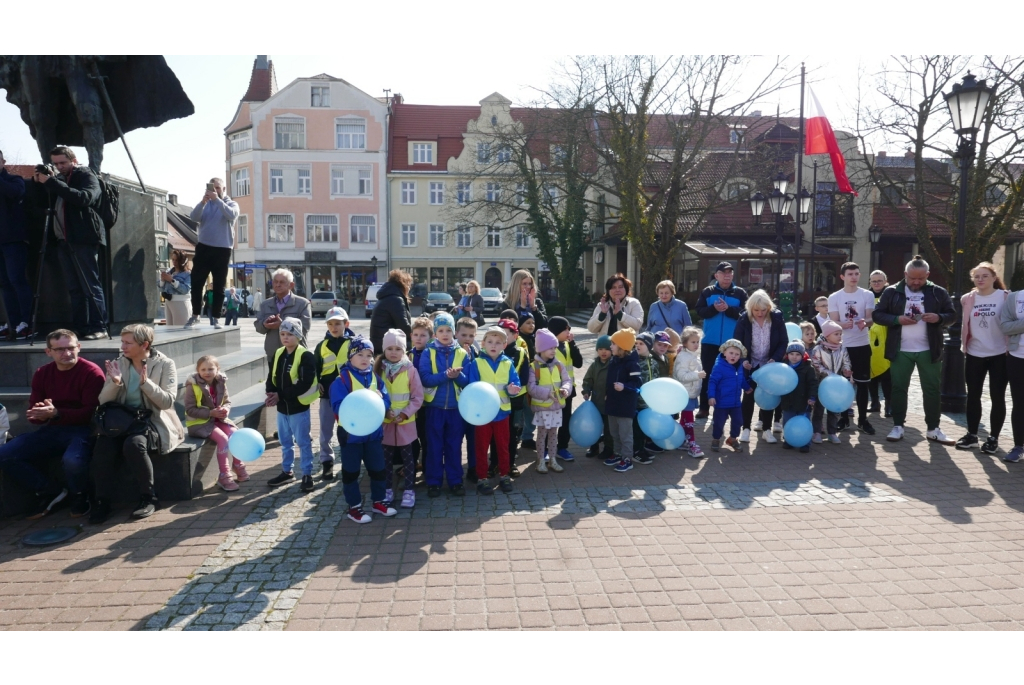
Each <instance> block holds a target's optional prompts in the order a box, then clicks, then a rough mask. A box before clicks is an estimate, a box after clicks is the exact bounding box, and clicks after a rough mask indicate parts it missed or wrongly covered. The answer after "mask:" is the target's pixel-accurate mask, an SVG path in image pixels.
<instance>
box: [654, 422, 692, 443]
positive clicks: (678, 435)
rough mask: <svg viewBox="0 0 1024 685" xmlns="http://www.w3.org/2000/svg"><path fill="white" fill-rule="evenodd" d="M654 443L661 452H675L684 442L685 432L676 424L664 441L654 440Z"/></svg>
mask: <svg viewBox="0 0 1024 685" xmlns="http://www.w3.org/2000/svg"><path fill="white" fill-rule="evenodd" d="M654 442H655V443H656V444H657V445H658V447H660V448H661V449H663V450H677V449H679V448H680V447H682V446H683V443H684V442H686V431H685V430H683V427H682V426H681V425H679V423H678V422H677V423H676V428H675V430H674V431H673V432H672V435H670V436H669V437H667V438H665V439H664V440H655V441H654Z"/></svg>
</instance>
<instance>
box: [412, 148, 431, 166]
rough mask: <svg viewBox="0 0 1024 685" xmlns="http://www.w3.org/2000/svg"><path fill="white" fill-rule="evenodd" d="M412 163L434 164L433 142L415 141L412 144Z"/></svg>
mask: <svg viewBox="0 0 1024 685" xmlns="http://www.w3.org/2000/svg"><path fill="white" fill-rule="evenodd" d="M412 163H413V164H433V163H434V146H433V145H432V144H431V143H413V144H412Z"/></svg>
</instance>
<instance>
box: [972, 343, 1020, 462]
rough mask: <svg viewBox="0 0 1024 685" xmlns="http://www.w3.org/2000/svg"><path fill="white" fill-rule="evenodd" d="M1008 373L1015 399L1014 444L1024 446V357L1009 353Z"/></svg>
mask: <svg viewBox="0 0 1024 685" xmlns="http://www.w3.org/2000/svg"><path fill="white" fill-rule="evenodd" d="M1006 375H1007V376H1009V378H1010V398H1011V399H1012V400H1013V413H1012V414H1010V427H1011V428H1013V445H1014V447H1024V359H1021V358H1020V357H1014V356H1013V355H1012V354H1011V355H1007V357H1006ZM968 392H970V391H968ZM993 408H994V407H993ZM1004 411H1005V410H1004Z"/></svg>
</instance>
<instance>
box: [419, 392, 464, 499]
mask: <svg viewBox="0 0 1024 685" xmlns="http://www.w3.org/2000/svg"><path fill="white" fill-rule="evenodd" d="M465 433H466V427H465V422H464V421H463V419H462V415H461V414H460V413H459V410H458V409H457V408H452V409H440V408H434V407H430V406H428V407H427V459H426V464H425V467H426V468H425V470H426V472H427V474H426V481H427V485H428V486H430V487H441V482H442V480H443V479H444V478H445V477H447V479H448V487H452V486H455V485H460V484H461V483H462V436H463V435H465Z"/></svg>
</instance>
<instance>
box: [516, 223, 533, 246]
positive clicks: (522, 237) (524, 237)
mask: <svg viewBox="0 0 1024 685" xmlns="http://www.w3.org/2000/svg"><path fill="white" fill-rule="evenodd" d="M529 246H530V232H529V231H528V230H527V229H526V226H516V247H529Z"/></svg>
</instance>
